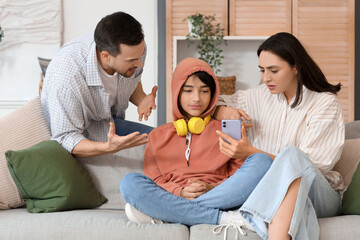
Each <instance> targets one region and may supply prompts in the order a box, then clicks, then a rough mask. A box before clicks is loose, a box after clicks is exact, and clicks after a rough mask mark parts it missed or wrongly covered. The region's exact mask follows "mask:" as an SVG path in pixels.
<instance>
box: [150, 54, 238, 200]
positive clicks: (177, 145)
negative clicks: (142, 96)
mask: <svg viewBox="0 0 360 240" xmlns="http://www.w3.org/2000/svg"><path fill="white" fill-rule="evenodd" d="M198 71H204V72H207V73H208V74H210V75H211V76H212V77H213V78H214V80H215V84H216V87H215V93H214V96H213V98H212V99H211V101H210V104H209V108H208V109H207V110H206V111H205V112H204V113H203V114H202V115H201V116H200V117H202V118H204V117H205V116H207V115H209V114H210V113H211V112H212V111H213V110H214V108H215V104H216V102H217V100H218V97H219V84H218V81H217V78H216V76H215V74H214V72H213V70H212V69H211V67H210V66H209V65H208V64H207V63H206V62H204V61H202V60H200V59H195V58H186V59H184V60H183V61H181V62H180V63H179V64H178V66H177V67H176V69H175V71H174V75H173V80H172V88H171V89H172V96H173V97H172V103H173V116H174V120H177V119H180V118H183V119H185V120H186V121H188V119H186V118H185V117H184V116H183V115H182V114H181V112H180V110H179V106H178V97H179V93H180V90H181V87H182V85H183V84H184V83H185V82H186V80H187V78H188V76H189V75H191V74H193V73H195V72H198ZM216 130H221V124H220V122H219V121H217V120H215V119H211V121H210V122H209V123H208V124H207V125H206V127H205V129H204V131H203V132H202V133H200V134H192V136H191V144H190V148H191V153H190V157H189V166H188V165H187V160H186V157H185V151H186V149H187V144H186V137H185V136H184V137H180V136H178V135H177V133H176V130H175V127H174V126H173V123H167V124H164V125H162V126H159V127H157V128H156V129H154V130H153V131H151V132H150V135H149V142H148V143H147V144H146V148H145V156H144V173H145V175H147V176H148V177H150V178H151V179H153V180H154V181H155V182H156V183H157V184H158V185H159V186H161V187H162V188H164V189H166V190H167V191H169V192H171V193H173V194H175V195H177V196H180V193H181V189H182V188H183V187H185V186H186V185H188V180H189V179H198V180H201V181H204V182H207V183H215V184H217V185H218V184H220V183H222V182H223V181H224V180H226V179H227V178H228V177H229V176H231V175H232V174H233V173H235V171H236V170H237V169H239V168H240V167H241V165H242V163H243V161H242V160H240V159H231V158H229V157H227V156H225V155H224V154H223V153H221V152H220V149H219V135H217V134H216Z"/></svg>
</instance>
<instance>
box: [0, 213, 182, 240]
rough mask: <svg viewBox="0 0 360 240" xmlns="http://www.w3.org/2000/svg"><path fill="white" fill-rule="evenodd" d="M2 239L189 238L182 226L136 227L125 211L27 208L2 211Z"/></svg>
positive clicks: (143, 225) (0, 218)
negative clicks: (52, 210)
mask: <svg viewBox="0 0 360 240" xmlns="http://www.w3.org/2000/svg"><path fill="white" fill-rule="evenodd" d="M0 223H1V224H0V239H9V240H10V239H27V240H32V239H33V240H42V239H44V240H49V239H52V240H56V239H76V240H82V239H84V240H92V239H94V240H95V239H96V240H99V239H107V240H111V239H129V240H131V239H134V240H135V239H150V240H151V239H154V240H157V239H175V240H176V239H179V240H185V239H189V229H188V227H186V226H184V225H180V224H142V225H140V224H136V223H132V222H129V221H128V220H127V217H126V215H125V212H124V211H123V210H103V209H91V210H76V211H64V212H54V213H43V214H36V213H28V212H27V211H26V209H25V208H18V209H11V210H5V211H0Z"/></svg>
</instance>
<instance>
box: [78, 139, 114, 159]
mask: <svg viewBox="0 0 360 240" xmlns="http://www.w3.org/2000/svg"><path fill="white" fill-rule="evenodd" d="M108 153H111V151H110V150H109V147H108V143H107V142H94V141H90V140H88V139H83V140H81V141H80V142H79V143H78V144H77V145H76V146H75V147H74V148H73V150H72V154H73V155H74V156H76V157H93V156H99V155H103V154H108Z"/></svg>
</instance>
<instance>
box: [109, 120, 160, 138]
mask: <svg viewBox="0 0 360 240" xmlns="http://www.w3.org/2000/svg"><path fill="white" fill-rule="evenodd" d="M113 119H114V124H115V133H116V134H117V135H119V136H125V135H128V134H130V133H133V132H140V134H142V133H147V134H149V133H150V132H151V131H152V130H153V129H154V128H153V127H150V126H147V125H145V124H141V123H137V122H131V121H127V120H124V119H122V118H119V117H116V116H113Z"/></svg>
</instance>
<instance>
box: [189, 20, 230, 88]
mask: <svg viewBox="0 0 360 240" xmlns="http://www.w3.org/2000/svg"><path fill="white" fill-rule="evenodd" d="M186 20H188V24H189V34H188V35H186V40H187V41H188V46H190V45H191V44H193V43H196V50H197V53H198V54H199V58H200V59H202V60H204V61H205V62H207V63H208V64H209V65H210V66H211V67H212V69H213V70H214V72H215V74H218V73H219V72H221V69H220V66H221V64H222V59H224V56H223V54H222V53H223V50H222V49H221V48H220V46H221V45H227V42H226V40H225V39H224V29H223V28H221V25H220V23H217V22H216V18H215V14H214V15H203V14H201V13H195V14H192V15H190V16H188V17H187V18H185V19H184V20H183V21H186ZM217 78H218V80H219V84H220V94H226V95H231V94H233V93H234V92H235V81H236V76H230V77H217Z"/></svg>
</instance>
